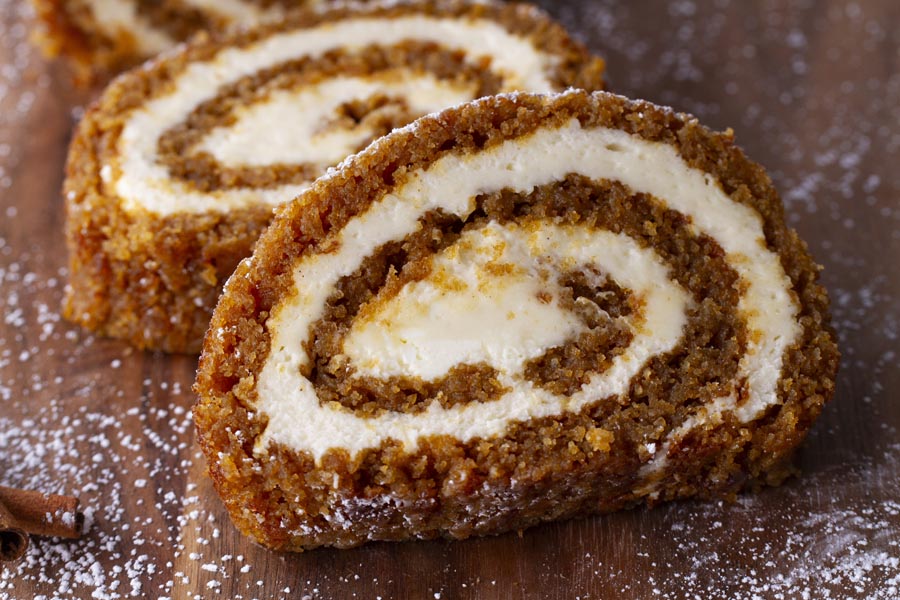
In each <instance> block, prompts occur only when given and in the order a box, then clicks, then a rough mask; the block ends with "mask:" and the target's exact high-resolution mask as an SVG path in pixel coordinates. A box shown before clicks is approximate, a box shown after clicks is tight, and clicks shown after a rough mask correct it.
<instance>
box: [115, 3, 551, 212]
mask: <svg viewBox="0 0 900 600" xmlns="http://www.w3.org/2000/svg"><path fill="white" fill-rule="evenodd" d="M404 40H418V41H430V42H435V43H438V44H440V45H441V46H442V47H444V48H448V49H451V50H460V51H463V52H465V53H466V55H467V56H468V57H469V60H470V61H471V62H472V63H478V62H480V61H482V60H483V59H485V58H487V59H489V61H490V65H491V69H492V70H493V71H495V72H497V73H500V74H501V75H502V76H503V78H504V83H503V91H510V90H517V89H528V90H532V91H536V92H549V91H552V90H553V86H552V84H551V82H550V81H549V80H548V78H547V70H548V69H549V68H550V67H552V66H553V65H551V64H550V62H552V59H550V58H549V57H548V56H547V55H546V54H544V53H543V52H542V51H541V50H540V49H539V48H535V47H534V46H533V45H532V43H531V42H530V41H529V40H528V39H525V38H522V37H519V36H517V35H514V34H511V33H510V32H508V31H507V30H506V29H504V28H503V27H501V26H500V25H498V24H496V23H494V22H492V21H478V20H467V19H460V20H452V19H448V18H443V19H442V18H431V17H425V16H418V15H416V16H405V17H397V18H359V19H348V20H345V21H339V22H336V23H325V24H322V25H319V26H317V27H314V28H311V29H305V30H298V31H290V32H286V33H281V34H277V35H272V36H270V37H268V38H266V39H264V40H262V41H260V42H259V43H257V44H255V45H253V46H251V47H248V48H229V49H226V50H222V51H221V52H219V53H218V54H216V56H215V57H214V58H213V59H212V60H210V61H209V62H202V63H199V62H198V63H192V64H191V65H189V66H188V67H187V68H186V69H185V70H184V72H183V73H181V75H180V76H179V77H178V78H177V80H176V81H175V85H174V86H173V90H172V92H171V93H169V94H166V95H163V96H160V97H158V98H155V99H153V100H151V101H149V102H147V103H146V104H144V105H143V106H141V107H140V108H137V109H135V110H133V111H132V112H131V113H130V114H129V115H128V118H127V122H126V124H125V126H124V128H123V130H122V134H121V136H120V138H119V144H118V155H119V156H120V157H121V158H120V164H119V165H118V167H119V169H118V171H117V170H116V169H112V168H111V169H106V170H105V172H106V173H108V176H109V178H110V179H108V180H106V181H105V182H106V183H107V185H111V186H113V189H114V190H115V193H116V195H118V196H119V197H120V198H121V201H122V205H123V207H124V208H125V209H126V210H137V209H141V208H143V209H146V210H149V211H152V212H155V213H157V214H160V215H169V214H172V213H176V212H208V211H223V212H224V211H228V210H232V209H236V208H240V207H243V206H247V205H249V204H251V203H253V204H255V203H260V202H262V203H267V204H271V205H273V206H274V205H277V204H280V203H281V202H285V201H287V200H290V199H291V198H293V197H294V196H296V195H297V194H298V193H299V192H300V191H302V190H303V189H304V188H305V186H303V185H299V186H298V185H292V186H284V187H280V188H273V189H265V190H256V189H235V190H222V191H219V192H217V193H214V194H207V193H202V192H198V191H197V190H194V189H191V188H190V187H188V186H185V185H183V184H182V183H181V182H178V181H173V180H172V179H171V178H170V177H169V173H168V170H167V169H166V167H165V166H163V165H162V164H160V163H159V161H158V155H157V144H158V142H159V138H160V136H162V134H163V133H164V132H165V131H167V130H169V129H170V128H172V127H174V126H176V125H178V124H179V123H182V122H183V121H184V120H185V119H186V118H187V116H188V115H189V114H190V113H191V111H193V110H194V109H195V108H196V107H197V106H198V105H199V104H201V103H203V102H205V101H207V100H210V99H212V98H214V97H215V96H216V95H217V94H218V93H219V90H220V89H221V88H222V87H223V86H225V85H228V84H229V83H232V82H234V81H236V80H238V79H240V78H241V77H244V76H246V75H250V74H252V73H255V72H257V71H259V70H261V69H265V68H267V67H272V66H275V65H278V64H280V63H283V62H285V61H287V60H292V59H297V58H301V57H304V56H310V57H316V56H320V55H322V54H323V53H325V52H328V51H329V50H333V49H336V48H345V49H349V50H353V49H354V48H361V47H364V46H367V45H371V44H379V45H392V44H397V43H400V42H402V41H404ZM353 99H354V98H342V100H343V101H345V102H346V101H349V100H353ZM471 99H472V98H471V96H470V97H463V96H461V95H460V94H452V95H450V96H448V97H447V98H446V100H447V102H446V104H442V105H440V106H437V105H436V104H435V103H433V102H430V101H429V103H428V104H429V107H430V108H434V109H436V108H443V107H445V106H449V105H452V104H455V103H458V102H461V101H463V100H471ZM275 108H277V109H278V110H280V111H283V110H284V108H285V105H284V104H279V103H276V104H275ZM278 118H279V119H283V120H284V122H283V124H282V125H283V126H285V127H298V128H299V129H300V130H301V131H303V130H309V129H311V128H313V127H315V126H316V125H317V124H318V123H319V121H316V120H314V119H318V118H320V114H319V113H318V112H315V113H313V114H309V115H308V114H305V113H301V112H297V113H295V114H292V115H286V114H285V113H284V112H280V113H279V115H278ZM241 139H242V140H243V141H245V142H246V143H245V144H244V145H243V146H242V150H243V156H244V157H250V156H254V155H256V154H257V153H266V155H267V157H268V158H269V159H270V160H274V161H275V162H282V163H284V162H290V158H291V156H293V155H294V153H295V150H294V149H293V148H296V147H298V146H302V145H304V143H305V140H302V139H299V138H298V139H296V140H295V141H294V142H295V143H294V144H292V145H291V144H281V145H279V147H281V148H282V149H283V148H285V147H290V148H291V149H290V150H287V151H286V153H285V155H283V156H281V155H278V153H277V152H273V151H272V150H271V149H268V148H267V146H268V144H269V140H268V139H266V136H264V135H256V136H254V137H252V138H246V137H242V138H241ZM208 147H212V144H209V145H208ZM354 149H355V146H348V147H347V148H346V152H345V153H344V154H345V155H347V154H350V153H352V152H353V151H354ZM226 152H231V155H230V157H231V159H233V160H235V161H237V160H239V159H240V156H241V154H240V152H236V151H235V150H234V147H232V150H230V151H226ZM251 160H252V159H251ZM114 173H118V175H117V176H115V175H113V174H114ZM113 177H115V179H113Z"/></svg>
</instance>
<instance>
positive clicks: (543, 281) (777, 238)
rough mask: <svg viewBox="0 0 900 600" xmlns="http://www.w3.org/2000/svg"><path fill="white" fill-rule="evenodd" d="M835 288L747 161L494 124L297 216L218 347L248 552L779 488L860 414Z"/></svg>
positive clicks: (722, 146)
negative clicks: (824, 282) (839, 407)
mask: <svg viewBox="0 0 900 600" xmlns="http://www.w3.org/2000/svg"><path fill="white" fill-rule="evenodd" d="M816 270H817V269H816V266H815V264H814V263H813V262H812V260H811V259H810V257H809V255H808V254H807V253H806V250H805V247H804V245H803V243H802V242H801V241H800V240H799V239H798V238H797V236H796V234H795V233H794V232H792V231H791V230H789V229H788V228H787V227H786V226H785V224H784V222H783V217H782V209H781V205H780V201H779V200H778V197H777V194H776V193H775V191H774V190H773V188H772V186H771V183H770V181H769V180H768V178H767V177H766V176H765V174H764V173H763V172H762V170H761V169H760V168H759V167H758V166H757V165H755V164H753V163H751V162H749V161H748V160H747V159H746V158H745V157H744V156H743V154H742V153H741V152H740V151H739V150H738V149H737V148H735V147H734V145H733V143H732V140H731V138H730V136H729V135H724V134H715V133H712V132H710V131H709V130H707V129H705V128H703V127H701V126H700V125H698V124H697V122H696V121H695V120H693V119H692V118H690V117H687V116H685V115H678V114H675V113H673V112H671V111H668V110H666V109H663V108H659V107H656V106H654V105H651V104H649V103H645V102H635V101H629V100H626V99H623V98H621V97H618V96H613V95H610V94H603V93H596V94H593V95H591V94H587V93H585V92H580V91H571V92H567V93H564V94H560V95H555V96H539V95H532V94H514V95H506V96H497V97H493V98H486V99H483V100H480V101H477V102H474V103H471V104H468V105H464V106H462V107H459V108H454V109H449V110H447V111H444V112H442V113H440V114H437V115H431V116H428V117H425V118H423V119H421V120H419V121H417V122H416V123H415V124H414V125H412V126H410V127H407V128H406V129H403V130H400V131H396V132H394V133H393V134H391V135H390V136H388V137H386V138H383V139H381V140H379V141H377V142H376V143H374V144H373V145H372V146H371V147H369V148H368V149H367V150H366V151H364V152H362V153H361V154H358V155H356V156H355V157H352V158H350V159H348V160H347V161H346V162H345V163H343V164H342V165H341V166H340V167H339V168H338V169H337V170H336V171H334V172H332V173H331V174H330V175H328V176H326V177H324V178H322V179H320V180H319V181H318V182H317V183H316V184H315V185H314V186H313V187H312V188H311V189H310V190H309V191H308V192H306V193H305V194H304V195H303V196H301V197H300V198H299V199H298V200H297V201H295V202H294V203H292V204H290V205H287V206H285V207H284V208H283V209H282V210H281V211H280V213H279V216H278V218H277V219H276V221H275V223H274V224H273V226H272V228H271V229H270V231H269V232H268V233H267V234H266V235H265V236H264V237H263V238H262V240H261V241H260V244H259V246H258V247H257V249H256V251H255V253H254V256H253V258H252V259H250V260H248V261H245V262H244V263H243V264H242V265H241V266H240V267H239V268H238V271H237V273H236V275H235V276H234V277H233V278H232V279H231V280H230V281H229V284H228V285H227V287H226V290H225V293H224V296H223V298H222V300H221V302H220V305H219V307H218V309H217V311H216V314H215V316H214V318H213V323H212V326H211V329H210V332H209V334H208V335H207V339H206V343H205V349H204V354H203V358H202V359H201V366H200V370H199V372H198V383H197V390H198V392H199V394H200V397H201V399H200V402H199V404H198V406H197V407H196V410H195V418H196V420H197V424H198V432H199V433H200V439H201V445H202V446H203V448H204V450H205V452H206V454H207V457H208V459H209V462H210V472H211V474H212V476H213V479H214V480H215V481H216V484H217V487H218V489H219V491H220V493H221V495H222V496H223V498H224V499H225V501H226V504H228V506H229V509H230V510H231V513H232V516H233V518H234V520H235V522H236V523H237V524H238V526H239V527H241V528H242V529H243V530H244V531H246V532H248V533H249V534H251V535H253V536H254V537H256V538H257V539H259V540H260V541H262V542H263V543H266V544H268V545H271V546H274V547H279V548H293V549H297V548H303V547H313V546H317V545H322V544H332V545H338V546H346V545H353V544H358V543H361V542H363V541H366V540H370V539H403V538H407V537H433V536H436V535H448V536H452V537H465V536H467V535H471V534H483V533H494V532H497V531H503V530H507V529H513V528H521V527H524V526H527V525H530V524H533V523H536V522H539V521H541V520H547V519H553V518H559V517H565V516H573V515H578V514H585V513H591V512H598V511H606V510H612V509H616V508H621V507H623V506H628V505H632V504H635V503H638V502H642V501H648V502H654V501H657V500H661V499H670V498H676V497H685V496H692V495H700V496H706V497H708V496H719V495H727V494H730V493H733V492H734V491H735V490H737V489H740V488H741V487H743V486H745V485H749V484H753V483H759V482H770V483H774V482H777V481H780V479H781V478H783V477H784V476H785V474H786V470H785V469H786V467H785V463H786V461H787V459H788V458H789V457H790V455H791V452H792V451H793V449H794V448H795V447H796V446H797V444H799V442H800V441H801V440H802V438H803V436H804V434H805V432H806V430H807V429H808V427H809V426H810V424H811V422H812V420H813V419H814V417H815V416H816V415H817V414H818V412H819V411H820V409H821V406H822V404H823V403H824V402H825V401H826V400H827V399H828V398H829V397H830V396H831V393H832V390H833V379H834V370H835V368H836V364H837V351H836V348H835V345H834V338H833V334H832V333H831V332H830V329H829V328H828V325H827V321H828V317H827V298H826V296H825V294H824V291H823V290H822V289H821V287H819V286H818V284H816V282H815V274H816ZM263 498H265V499H263Z"/></svg>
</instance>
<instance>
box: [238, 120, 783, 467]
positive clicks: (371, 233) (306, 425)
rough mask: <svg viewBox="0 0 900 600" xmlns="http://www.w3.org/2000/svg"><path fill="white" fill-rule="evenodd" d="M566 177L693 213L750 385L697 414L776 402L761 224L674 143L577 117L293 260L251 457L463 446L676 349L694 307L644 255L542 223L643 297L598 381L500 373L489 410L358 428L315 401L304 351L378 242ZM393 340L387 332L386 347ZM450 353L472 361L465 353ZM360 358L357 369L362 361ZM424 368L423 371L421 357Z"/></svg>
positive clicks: (589, 396) (618, 389) (393, 200)
mask: <svg viewBox="0 0 900 600" xmlns="http://www.w3.org/2000/svg"><path fill="white" fill-rule="evenodd" d="M570 173H577V174H580V175H583V176H586V177H589V178H591V179H595V180H602V179H609V180H614V181H619V182H621V183H623V184H624V185H626V186H628V187H629V188H630V189H632V190H633V191H635V192H642V193H646V194H651V195H653V196H654V197H656V198H658V199H660V201H662V202H664V203H665V204H666V205H667V206H668V207H670V208H671V209H674V210H676V211H678V212H680V213H682V214H684V215H686V216H688V217H690V219H691V222H692V226H693V227H694V229H695V230H696V231H697V232H698V233H703V234H706V235H709V236H710V237H712V238H713V239H715V240H716V241H717V242H718V243H719V244H720V245H721V246H722V248H723V249H724V251H725V252H726V255H727V260H728V262H729V264H730V265H732V267H733V268H734V269H735V270H736V271H737V273H738V275H739V276H740V278H741V282H742V284H743V286H744V287H745V289H746V291H745V293H744V294H743V295H742V297H741V299H740V301H739V306H738V310H739V311H740V312H741V314H742V315H743V317H744V318H745V319H746V323H747V327H748V330H749V336H748V337H749V341H748V348H747V352H746V354H745V356H744V357H743V358H742V360H741V363H740V366H739V370H740V373H741V375H742V376H745V377H747V379H748V388H749V389H748V391H749V399H748V400H747V401H746V402H745V403H744V404H742V405H741V406H740V407H737V406H736V398H735V397H733V396H727V397H724V398H720V399H718V400H717V401H716V402H714V403H713V405H712V406H710V407H708V409H707V411H706V412H705V414H704V416H703V418H714V416H715V415H714V414H713V413H718V414H721V413H722V412H724V411H734V412H735V414H736V415H737V417H738V418H739V419H740V420H742V421H747V420H750V419H752V418H754V417H755V416H756V415H757V414H759V412H761V411H762V410H764V409H765V408H766V407H767V406H770V405H772V404H773V403H775V402H777V401H778V396H777V384H778V378H779V376H780V372H781V366H782V356H783V354H784V351H785V349H786V348H788V347H789V346H790V345H791V344H792V343H793V342H794V340H796V338H797V336H798V334H799V325H798V324H797V322H796V315H797V307H796V305H795V303H794V301H793V299H792V296H791V293H790V288H791V284H790V280H789V279H788V277H787V275H786V274H785V272H784V270H783V268H782V266H781V263H780V261H779V258H778V256H777V255H776V254H775V253H773V252H771V251H770V250H769V249H768V248H767V247H766V244H765V239H764V235H763V231H762V222H761V219H760V217H759V215H758V214H756V213H755V212H754V211H753V210H752V209H751V208H749V207H747V206H744V205H741V204H738V203H735V202H733V201H732V200H731V199H730V198H729V197H728V196H727V195H726V194H725V193H724V192H723V191H722V190H721V188H720V187H719V185H718V184H717V182H716V181H715V180H714V179H713V178H712V177H711V176H710V175H708V174H706V173H704V172H702V171H700V170H697V169H693V168H691V167H690V166H688V165H687V164H686V163H685V162H684V160H683V159H682V158H681V157H680V156H679V155H678V153H677V152H676V151H675V149H674V148H672V147H671V146H668V145H666V144H662V143H654V142H648V141H646V140H643V139H640V138H638V137H636V136H631V135H629V134H627V133H624V132H622V131H619V130H614V129H607V128H593V129H584V128H582V127H581V126H580V124H579V123H578V121H577V120H574V119H573V120H572V121H570V122H569V123H568V124H566V125H564V126H562V127H559V128H557V129H544V130H539V131H537V132H535V133H534V134H531V135H529V136H526V137H523V138H519V139H514V140H509V141H507V142H504V143H502V144H499V145H497V146H495V147H492V148H490V149H488V150H485V151H483V152H481V153H478V154H475V155H448V156H445V157H443V158H441V159H439V160H438V161H436V162H435V163H433V164H432V165H431V166H430V167H429V168H428V169H427V170H425V171H420V172H417V173H414V174H413V175H412V176H411V177H410V179H409V180H408V181H407V182H406V183H404V184H403V185H402V186H401V187H398V188H397V189H395V190H393V191H392V193H389V194H387V195H385V196H384V197H383V198H381V199H379V200H377V201H376V202H374V203H373V204H372V206H371V207H370V208H369V209H368V210H367V211H366V212H365V213H363V214H361V215H358V216H357V217H355V218H354V219H352V220H351V221H350V222H349V223H348V224H347V225H346V226H345V227H344V229H343V230H342V231H341V233H340V247H339V250H338V251H337V252H335V253H332V254H320V255H313V256H310V257H306V258H304V259H302V260H300V261H299V262H298V264H297V265H296V267H295V283H296V290H297V292H296V293H295V295H293V296H291V297H289V298H285V299H284V300H283V302H282V303H281V304H280V305H279V306H278V307H276V309H275V310H274V311H273V314H272V316H271V317H270V319H269V322H268V323H267V328H268V329H269V331H270V332H271V334H272V336H273V337H272V346H271V351H270V354H269V357H268V359H267V360H266V363H265V365H264V367H263V369H262V371H261V372H260V374H259V379H258V385H257V392H258V406H257V408H258V409H259V410H260V411H261V412H262V413H264V414H265V415H266V416H267V417H268V426H267V428H266V430H265V431H264V433H263V434H262V435H261V437H260V438H259V439H258V441H257V445H256V452H257V453H260V454H265V452H266V448H267V446H268V445H269V444H270V443H272V442H277V443H280V444H284V445H286V446H288V447H290V448H293V449H294V450H297V451H306V452H310V453H311V454H312V455H313V457H315V458H316V459H317V460H318V459H320V458H321V457H322V455H323V454H324V453H325V452H326V451H327V450H328V449H329V448H344V449H346V450H347V451H348V452H350V453H351V454H354V453H357V452H359V451H361V450H364V449H366V448H373V447H377V446H378V445H379V444H380V443H382V442H383V441H385V440H387V439H394V440H397V441H398V442H400V443H402V444H403V445H404V447H405V448H406V449H407V450H414V449H415V448H416V447H417V445H418V440H419V439H420V438H421V437H422V436H429V435H441V434H445V435H451V436H453V437H455V438H456V439H459V440H460V441H463V442H465V441H468V440H471V439H473V438H476V437H490V436H494V435H500V434H502V433H503V432H504V431H505V430H506V429H507V428H508V427H509V425H510V424H511V423H514V422H517V421H524V420H527V419H531V418H535V417H540V416H547V415H554V414H561V413H563V412H566V411H577V410H579V409H580V408H582V407H583V406H585V405H587V404H589V403H591V402H594V401H596V400H598V399H601V398H604V397H608V396H613V395H621V394H624V393H626V392H627V389H628V385H629V382H630V380H631V378H632V377H633V376H634V375H635V374H637V373H638V372H639V371H640V369H641V368H642V366H643V365H644V364H645V363H646V361H647V360H648V359H650V358H651V357H653V356H654V355H656V354H659V353H662V352H666V351H667V350H669V349H671V348H673V347H674V346H675V345H676V344H677V342H678V340H679V338H680V336H681V334H682V330H683V325H684V323H685V320H686V316H685V315H686V312H687V310H689V307H690V302H691V301H690V298H689V296H688V295H687V293H686V292H685V291H684V290H683V289H682V288H681V287H680V286H678V285H677V283H675V282H673V281H672V280H671V278H670V277H669V276H668V273H667V270H666V268H665V266H664V265H663V263H662V262H661V260H660V259H659V258H658V257H657V256H656V255H655V254H654V253H653V252H652V251H650V250H646V249H641V248H640V247H638V246H637V244H636V243H634V242H633V241H631V240H629V239H628V238H626V237H624V236H621V235H616V234H611V233H609V232H603V231H588V230H586V229H578V228H572V229H564V228H554V227H553V226H551V225H549V224H548V225H546V226H544V227H542V228H541V229H540V231H539V234H538V235H537V237H536V238H535V239H536V241H540V240H542V239H543V240H545V241H544V242H543V243H544V244H546V245H545V246H544V247H543V250H545V251H546V252H547V253H549V254H550V255H556V256H564V257H569V258H570V259H571V260H573V261H575V263H576V264H592V265H596V266H597V268H598V269H600V270H601V271H603V272H605V273H608V274H609V276H610V277H611V278H612V279H613V280H615V281H616V282H617V283H618V284H619V285H621V286H622V287H625V288H627V289H630V290H631V291H632V293H636V294H639V295H640V296H643V297H645V298H646V303H645V310H644V314H643V317H644V322H643V323H641V324H640V326H638V327H637V328H636V331H635V337H634V339H633V341H632V343H631V344H630V345H629V347H628V348H627V349H626V351H625V352H624V353H623V354H621V355H619V356H618V357H616V359H614V361H613V364H612V366H611V367H610V368H609V369H608V370H607V371H606V372H604V373H602V374H595V375H594V376H593V377H592V378H591V379H590V381H589V382H588V383H587V384H586V385H585V386H583V388H582V389H581V390H580V391H579V392H578V393H576V394H575V395H573V396H571V397H562V396H557V395H554V394H551V393H549V392H547V391H546V390H542V389H537V388H535V387H534V386H533V385H531V384H529V383H528V382H523V381H522V380H521V378H520V377H517V376H516V373H515V372H514V371H506V372H503V373H501V383H502V384H503V385H505V386H508V387H510V388H511V391H510V392H508V393H507V394H505V395H504V396H503V397H502V398H500V399H499V400H497V401H495V402H489V403H479V404H471V405H463V406H454V407H450V408H443V407H441V406H440V405H439V404H438V403H432V404H430V405H429V407H428V408H427V409H426V410H425V411H424V412H422V413H419V414H405V413H403V414H400V413H385V414H383V415H381V416H379V417H376V418H370V419H364V418H360V417H357V416H356V415H354V414H353V413H351V412H349V411H347V410H343V409H340V408H334V407H332V406H320V404H319V402H318V399H317V397H316V395H315V391H314V389H313V387H312V384H311V383H310V382H309V381H308V380H307V379H305V378H304V377H302V376H301V375H300V368H301V367H302V366H304V365H305V364H306V363H307V361H308V360H309V357H308V356H307V355H306V352H305V350H304V347H303V342H304V341H305V340H306V338H307V336H308V335H309V327H310V325H311V324H312V323H313V322H314V321H315V320H317V319H318V318H320V316H321V314H322V312H323V310H324V306H325V301H326V299H327V297H328V295H329V293H330V291H331V290H332V288H333V286H334V285H335V283H336V282H337V281H338V280H339V279H340V277H342V276H345V275H348V274H350V273H352V272H353V271H354V270H355V269H356V268H357V266H358V265H359V263H360V262H361V261H362V260H363V259H364V258H365V257H366V256H368V255H370V254H371V253H372V252H373V251H374V250H375V249H376V248H378V247H379V246H380V245H382V244H384V243H386V242H388V241H390V240H396V239H399V238H402V237H404V236H406V235H408V234H410V233H411V232H413V231H415V229H416V227H417V222H418V219H419V218H420V217H421V216H422V215H423V214H425V213H426V212H428V211H430V210H434V209H436V208H441V209H443V210H444V211H445V212H448V213H452V214H456V215H459V216H461V217H465V216H466V215H468V214H469V213H470V212H471V211H472V210H473V206H474V198H475V197H476V196H477V195H478V194H482V193H490V192H493V191H497V190H501V189H506V188H509V189H512V190H514V191H519V192H528V191H530V190H532V189H533V188H534V187H535V186H538V185H542V184H546V183H551V182H553V181H558V180H560V179H562V178H564V177H565V176H566V175H567V174H570ZM510 231H512V230H510ZM485 335H491V332H490V331H486V332H485ZM395 343H396V341H392V340H391V338H390V336H387V337H385V340H384V344H385V345H388V344H395ZM545 343H552V339H547V340H545ZM393 351H395V352H399V351H397V350H396V349H395V350H393ZM455 356H456V357H457V358H458V359H459V360H467V359H468V357H467V355H466V353H465V352H457V353H456V354H455ZM356 360H357V361H359V362H360V364H362V365H367V363H366V360H365V358H364V357H361V356H360V357H357V358H356ZM423 361H424V362H423V364H426V363H427V357H426V358H425V359H423ZM367 368H370V367H367ZM381 368H382V369H383V371H384V373H385V375H389V374H395V373H394V372H393V371H392V369H399V368H408V366H403V365H402V364H400V365H399V366H398V365H397V364H394V365H391V364H389V363H388V362H387V361H384V364H383V365H381ZM442 368H443V367H442ZM436 370H437V369H436ZM698 418H700V417H698ZM683 433H684V431H680V430H679V431H677V432H675V434H673V435H676V434H677V435H683ZM666 447H668V445H667V444H666ZM659 452H662V453H663V454H664V452H665V451H664V449H661V450H659V451H658V453H659ZM664 466H665V456H661V457H660V460H659V462H658V463H657V464H656V465H655V467H654V468H655V469H661V468H663V467H664Z"/></svg>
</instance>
